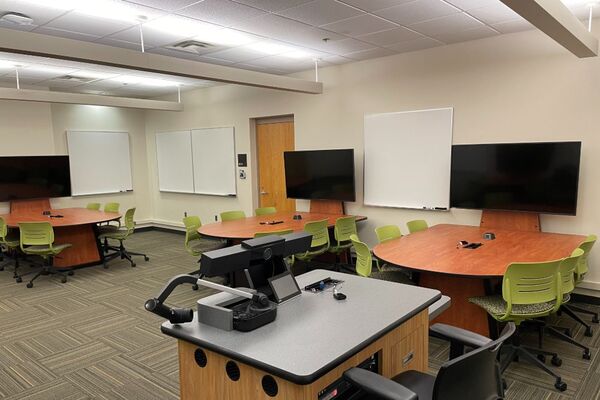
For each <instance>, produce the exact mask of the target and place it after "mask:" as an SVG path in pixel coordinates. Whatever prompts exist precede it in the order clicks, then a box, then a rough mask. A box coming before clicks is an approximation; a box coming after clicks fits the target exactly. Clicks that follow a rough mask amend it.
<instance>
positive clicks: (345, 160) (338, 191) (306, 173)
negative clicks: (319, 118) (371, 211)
mask: <svg viewBox="0 0 600 400" xmlns="http://www.w3.org/2000/svg"><path fill="white" fill-rule="evenodd" d="M284 163H285V185H286V193H287V197H288V198H290V199H309V200H340V201H356V191H355V187H354V150H353V149H344V150H313V151H286V152H285V153H284Z"/></svg>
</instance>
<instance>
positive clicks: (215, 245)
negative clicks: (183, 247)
mask: <svg viewBox="0 0 600 400" xmlns="http://www.w3.org/2000/svg"><path fill="white" fill-rule="evenodd" d="M222 247H223V243H222V242H215V241H214V240H205V239H198V240H194V241H190V242H189V243H188V244H187V248H188V251H191V252H193V253H194V255H200V254H201V253H204V252H206V251H211V250H216V249H220V248H222Z"/></svg>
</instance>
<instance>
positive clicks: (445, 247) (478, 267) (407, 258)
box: [373, 224, 585, 277]
mask: <svg viewBox="0 0 600 400" xmlns="http://www.w3.org/2000/svg"><path fill="white" fill-rule="evenodd" d="M489 231H492V232H494V234H495V235H496V239H495V240H484V239H483V233H484V232H489ZM584 239H585V236H581V235H568V234H560V233H546V232H524V231H509V230H501V229H493V230H490V229H489V228H487V229H485V228H480V227H478V226H466V225H449V224H441V225H435V226H433V227H431V228H429V229H427V230H425V231H421V232H416V233H413V234H410V235H406V236H403V237H401V238H399V239H394V240H390V241H389V242H385V243H382V244H378V245H377V246H375V248H374V249H373V253H374V254H375V256H376V257H377V258H379V259H381V260H383V261H385V262H387V263H390V264H394V265H398V266H401V267H405V268H409V269H413V270H419V271H428V272H437V273H443V274H451V275H460V276H473V277H499V276H503V275H504V273H505V271H506V268H507V266H508V264H510V263H512V262H536V261H548V260H555V259H559V258H563V257H566V256H568V255H570V254H571V252H572V251H573V250H575V249H576V248H577V246H579V244H580V243H581V242H582V241H583V240H584ZM461 240H466V241H468V242H469V243H472V242H478V243H483V245H482V246H481V247H479V248H477V249H464V248H458V249H457V248H456V245H457V243H458V242H459V241H461Z"/></svg>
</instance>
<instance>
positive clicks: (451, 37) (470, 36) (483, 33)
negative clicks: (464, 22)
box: [434, 26, 499, 43]
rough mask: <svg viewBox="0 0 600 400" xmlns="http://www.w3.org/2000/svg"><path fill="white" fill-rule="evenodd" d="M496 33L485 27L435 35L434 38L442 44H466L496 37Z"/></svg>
mask: <svg viewBox="0 0 600 400" xmlns="http://www.w3.org/2000/svg"><path fill="white" fill-rule="evenodd" d="M497 35H499V33H498V32H496V31H495V30H493V29H491V28H489V27H487V26H480V27H479V28H475V29H467V30H465V31H460V32H453V33H447V34H444V35H436V36H434V37H435V38H436V39H437V40H440V41H442V42H444V43H458V42H467V41H469V40H477V39H483V38H487V37H490V36H497Z"/></svg>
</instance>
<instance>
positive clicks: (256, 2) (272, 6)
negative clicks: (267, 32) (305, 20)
mask: <svg viewBox="0 0 600 400" xmlns="http://www.w3.org/2000/svg"><path fill="white" fill-rule="evenodd" d="M234 1H235V2H236V3H242V4H246V5H248V6H252V7H256V8H260V9H261V10H265V11H269V12H274V11H280V10H285V9H286V8H292V7H296V6H299V5H300V4H304V3H310V2H311V1H313V0H234Z"/></svg>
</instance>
